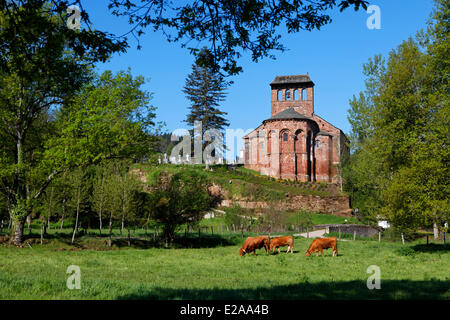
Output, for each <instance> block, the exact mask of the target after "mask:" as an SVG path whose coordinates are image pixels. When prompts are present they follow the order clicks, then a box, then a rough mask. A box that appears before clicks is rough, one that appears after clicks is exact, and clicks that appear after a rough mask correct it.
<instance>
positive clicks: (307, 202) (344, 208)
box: [220, 195, 352, 217]
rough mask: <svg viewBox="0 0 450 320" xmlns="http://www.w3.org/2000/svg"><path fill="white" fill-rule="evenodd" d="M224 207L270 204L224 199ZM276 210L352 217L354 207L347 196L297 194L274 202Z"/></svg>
mask: <svg viewBox="0 0 450 320" xmlns="http://www.w3.org/2000/svg"><path fill="white" fill-rule="evenodd" d="M220 205H221V206H222V207H232V206H233V205H238V206H240V207H242V208H246V209H256V208H269V207H270V205H269V203H267V202H264V201H244V200H234V201H233V200H222V202H221V204H220ZM273 208H274V209H275V210H300V209H303V210H310V211H314V212H318V213H327V214H334V215H336V216H342V217H350V216H351V215H352V209H351V208H350V200H349V198H348V197H347V196H333V197H323V196H312V195H305V196H303V195H297V196H293V197H290V198H287V199H286V200H282V201H278V202H275V203H274V204H273Z"/></svg>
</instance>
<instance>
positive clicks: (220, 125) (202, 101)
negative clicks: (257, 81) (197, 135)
mask: <svg viewBox="0 0 450 320" xmlns="http://www.w3.org/2000/svg"><path fill="white" fill-rule="evenodd" d="M211 59H213V57H212V56H211V55H210V54H209V52H208V50H206V48H204V49H203V50H202V52H201V53H200V54H199V58H198V59H197V60H196V63H195V64H193V65H192V72H191V73H190V74H189V75H188V77H187V79H186V84H185V86H184V88H183V92H184V93H185V94H186V97H187V99H188V100H189V101H190V102H191V106H190V108H189V109H190V112H189V114H188V115H187V118H186V120H185V122H187V123H188V124H189V125H191V126H194V125H195V123H196V122H197V121H199V122H201V124H202V137H203V138H204V134H205V132H206V131H207V130H209V129H216V130H219V131H221V130H223V129H224V128H225V127H228V126H229V125H230V124H229V122H228V120H227V119H226V118H225V115H227V113H226V112H223V111H220V110H219V108H218V107H219V105H220V102H222V101H224V100H225V97H226V88H227V87H228V86H229V85H230V84H231V82H227V81H225V80H224V78H223V76H222V75H221V74H220V73H219V72H218V70H217V69H215V68H213V67H211V64H210V63H208V61H209V60H211ZM206 144H207V142H206V141H204V140H202V150H204V148H205V146H206Z"/></svg>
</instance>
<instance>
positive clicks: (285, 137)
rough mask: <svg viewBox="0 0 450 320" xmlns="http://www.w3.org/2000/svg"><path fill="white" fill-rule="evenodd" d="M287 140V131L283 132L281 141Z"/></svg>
mask: <svg viewBox="0 0 450 320" xmlns="http://www.w3.org/2000/svg"><path fill="white" fill-rule="evenodd" d="M288 140H289V136H288V134H287V132H285V133H283V141H288Z"/></svg>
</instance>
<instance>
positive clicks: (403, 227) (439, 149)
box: [346, 0, 450, 236]
mask: <svg viewBox="0 0 450 320" xmlns="http://www.w3.org/2000/svg"><path fill="white" fill-rule="evenodd" d="M435 3H436V8H435V11H434V12H433V16H432V19H431V20H430V22H429V26H428V30H427V33H425V34H424V33H423V32H420V33H419V34H418V37H417V39H418V40H417V41H414V40H413V39H411V38H410V39H409V40H407V41H404V42H403V43H402V44H401V45H399V46H398V47H397V48H396V49H395V50H392V51H391V53H390V54H389V57H388V59H387V61H386V63H384V62H382V61H381V59H378V63H377V64H379V66H378V67H376V68H370V63H369V64H368V65H366V66H367V70H371V71H372V72H371V73H370V74H372V75H373V76H374V77H373V78H372V80H371V82H370V85H368V84H366V87H367V88H368V90H367V92H366V93H365V94H362V95H361V97H360V99H359V100H356V99H354V100H353V101H352V102H351V104H352V112H351V113H350V115H351V124H352V130H353V132H352V135H351V136H352V137H354V143H355V145H356V150H355V152H354V153H353V154H352V156H351V158H352V159H351V160H350V165H349V166H347V168H346V170H347V171H346V175H347V186H348V187H349V190H350V191H351V192H354V191H356V193H354V195H355V196H356V198H357V201H359V202H360V203H362V204H363V205H364V206H365V207H366V208H367V207H370V206H372V207H373V208H374V209H375V210H374V212H375V213H380V214H382V215H384V216H385V217H387V218H389V219H390V220H391V222H392V224H393V225H394V226H395V227H396V228H397V229H398V230H399V231H401V232H404V233H405V234H410V233H412V232H414V231H415V230H416V229H417V228H418V227H420V226H429V225H431V224H433V225H434V226H435V230H436V232H435V236H437V230H438V225H439V224H440V222H441V221H446V220H448V219H449V216H448V212H449V207H450V206H449V202H448V199H449V195H450V189H449V183H448V181H450V174H449V171H448V162H449V160H450V153H449V150H448V142H447V140H448V136H449V127H450V126H449V124H450V108H449V96H448V90H449V85H448V79H449V71H450V68H449V63H448V61H449V60H448V50H449V47H450V44H449V40H448V30H449V22H448V21H449V19H448V16H449V10H448V5H445V4H446V3H447V2H446V1H441V0H439V1H436V2H435ZM372 65H373V64H372ZM360 120H363V121H360Z"/></svg>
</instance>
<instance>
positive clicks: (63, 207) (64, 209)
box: [61, 171, 66, 229]
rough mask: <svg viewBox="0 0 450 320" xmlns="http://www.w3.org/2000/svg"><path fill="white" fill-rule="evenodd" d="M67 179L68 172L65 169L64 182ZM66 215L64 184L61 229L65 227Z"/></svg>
mask: <svg viewBox="0 0 450 320" xmlns="http://www.w3.org/2000/svg"><path fill="white" fill-rule="evenodd" d="M65 179H66V172H65V171H64V182H65ZM65 215H66V185H65V184H64V192H63V201H62V217H61V229H62V228H64V217H65Z"/></svg>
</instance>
